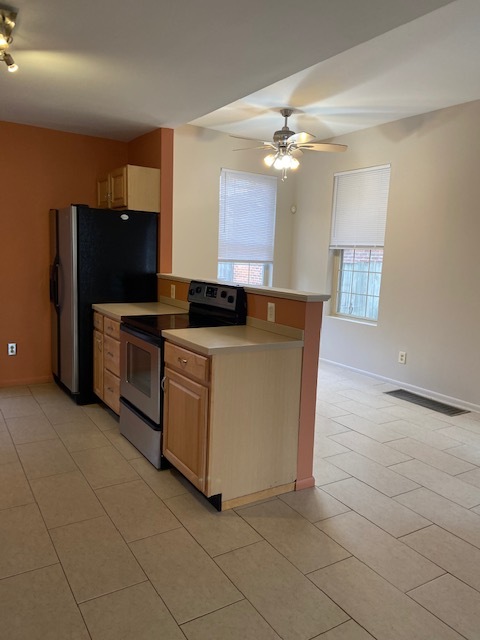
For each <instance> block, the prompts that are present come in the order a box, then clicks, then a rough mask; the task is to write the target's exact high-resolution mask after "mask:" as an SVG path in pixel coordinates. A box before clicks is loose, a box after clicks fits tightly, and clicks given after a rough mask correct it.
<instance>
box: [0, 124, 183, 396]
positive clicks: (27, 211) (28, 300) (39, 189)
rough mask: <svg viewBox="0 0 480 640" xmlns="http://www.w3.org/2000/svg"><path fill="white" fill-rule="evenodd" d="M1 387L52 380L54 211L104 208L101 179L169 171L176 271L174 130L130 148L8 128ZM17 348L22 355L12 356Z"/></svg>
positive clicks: (2, 132) (167, 218)
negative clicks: (127, 172) (141, 169)
mask: <svg viewBox="0 0 480 640" xmlns="http://www.w3.org/2000/svg"><path fill="white" fill-rule="evenodd" d="M0 140H1V144H2V151H3V153H4V157H5V159H4V165H3V172H2V175H3V185H2V187H3V188H2V196H1V199H0V301H1V308H0V387H1V386H6V385H15V384H32V383H39V382H46V381H48V380H51V366H50V302H49V291H48V289H49V268H48V267H49V262H50V257H49V224H48V211H49V209H51V208H61V207H65V206H68V205H69V204H71V203H72V202H73V203H83V204H88V205H91V206H95V204H96V197H97V196H96V180H97V178H98V176H99V175H101V174H102V173H106V172H107V171H109V170H110V169H113V168H115V167H119V166H122V165H124V164H126V163H127V162H130V164H139V165H143V166H154V167H162V165H163V168H162V172H161V176H162V181H163V183H164V184H162V206H163V207H164V211H163V213H162V218H161V226H162V225H163V227H162V229H161V242H163V244H164V246H165V247H166V249H164V250H163V253H162V247H160V253H161V256H163V260H164V264H163V265H161V266H162V267H163V268H164V270H167V271H169V270H170V269H171V216H172V205H171V199H172V156H173V132H172V131H171V130H168V129H167V130H165V129H164V130H157V131H153V132H151V133H149V134H147V135H145V136H142V137H141V138H138V139H136V140H133V141H132V142H130V143H128V144H127V143H124V142H117V141H113V140H106V139H103V138H94V137H90V136H81V135H76V134H69V133H63V132H60V131H52V130H49V129H41V128H38V127H29V126H25V125H17V124H12V123H8V122H0ZM8 342H16V343H17V346H18V347H17V348H18V353H17V356H15V357H13V356H10V357H9V356H7V343H8Z"/></svg>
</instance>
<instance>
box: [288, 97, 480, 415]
mask: <svg viewBox="0 0 480 640" xmlns="http://www.w3.org/2000/svg"><path fill="white" fill-rule="evenodd" d="M479 121H480V101H478V102H472V103H468V104H465V105H460V106H458V107H452V108H449V109H444V110H441V111H437V112H434V113H431V114H428V115H424V116H419V117H414V118H408V119H405V120H401V121H398V122H395V123H392V124H388V125H384V126H381V127H376V128H372V129H368V130H365V131H361V132H357V133H355V134H351V135H349V136H344V137H342V138H338V139H337V140H336V141H338V142H342V143H346V144H348V145H349V150H348V151H347V152H346V153H344V154H338V155H337V154H308V158H307V157H306V156H307V154H305V156H304V159H303V160H302V167H301V171H299V172H298V174H297V176H296V187H297V206H298V212H297V213H296V215H295V218H294V220H295V225H294V235H293V249H292V251H293V257H292V282H291V284H292V286H293V287H295V288H299V289H304V290H314V291H321V292H330V291H331V274H330V271H329V269H330V263H331V254H330V252H329V250H328V243H329V231H330V216H331V205H332V185H333V173H334V172H335V171H344V170H348V169H356V168H359V167H368V166H373V165H377V164H386V163H391V183H390V197H389V208H388V220H387V229H386V239H385V259H384V271H383V278H382V290H381V300H380V310H379V320H378V325H377V326H368V325H365V324H361V323H357V322H351V321H346V320H341V319H338V318H333V317H330V316H329V315H328V313H329V306H328V305H326V312H325V313H326V315H325V318H324V324H323V333H322V341H321V349H320V353H321V356H322V357H323V358H325V359H328V360H332V361H335V362H338V363H341V364H343V365H346V366H349V367H353V368H356V369H360V370H364V371H368V372H371V373H373V374H376V375H379V376H382V377H385V378H390V379H393V380H395V381H398V382H399V383H402V384H403V386H407V387H409V385H410V387H409V388H417V389H420V390H421V389H423V390H427V391H428V392H431V395H437V396H438V397H441V396H445V397H446V398H450V399H457V400H460V401H461V402H462V404H465V403H471V404H473V405H477V407H478V405H480V339H479V333H480V288H479V282H480V258H479V250H478V241H479V238H480V180H479V178H478V168H479V164H480V139H479V137H478V135H477V131H478V122H479ZM399 350H402V351H406V352H407V364H406V365H400V364H398V363H397V356H398V351H399Z"/></svg>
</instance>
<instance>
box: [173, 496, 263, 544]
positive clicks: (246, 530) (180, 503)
mask: <svg viewBox="0 0 480 640" xmlns="http://www.w3.org/2000/svg"><path fill="white" fill-rule="evenodd" d="M165 504H166V505H167V507H168V508H169V509H171V510H172V511H173V513H174V514H175V515H176V516H177V518H178V519H179V520H180V522H181V523H182V524H183V526H184V527H185V528H186V529H187V531H189V532H190V533H191V535H192V536H193V537H194V538H195V540H196V541H197V542H198V543H199V544H200V545H201V546H202V547H203V548H204V549H205V551H206V552H207V553H208V554H209V555H210V556H212V557H214V556H218V555H219V554H221V553H226V552H227V551H232V550H233V549H238V548H239V547H244V546H246V545H248V544H252V543H253V542H258V541H259V540H261V538H260V536H259V535H258V533H256V531H255V530H254V529H252V527H250V525H248V524H247V523H246V522H245V520H243V519H242V518H241V517H240V516H239V515H237V513H235V511H233V510H232V509H230V510H228V511H223V512H221V513H219V512H218V511H217V510H216V509H215V508H214V507H213V506H212V505H211V504H210V503H209V502H208V500H207V499H206V498H204V497H203V496H202V495H200V494H198V493H195V494H193V493H185V494H183V495H181V496H176V497H175V498H168V499H167V500H165Z"/></svg>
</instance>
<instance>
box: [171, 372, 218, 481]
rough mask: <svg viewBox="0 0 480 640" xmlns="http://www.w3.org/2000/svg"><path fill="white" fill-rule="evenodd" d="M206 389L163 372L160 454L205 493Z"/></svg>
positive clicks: (183, 378)
mask: <svg viewBox="0 0 480 640" xmlns="http://www.w3.org/2000/svg"><path fill="white" fill-rule="evenodd" d="M207 414H208V388H207V387H205V386H203V385H201V384H198V383H197V382H194V381H193V380H190V379H189V378H186V377H185V376H182V375H180V374H178V373H176V372H175V371H172V370H171V369H168V368H166V369H165V398H164V427H163V453H164V455H165V457H166V458H167V459H168V460H170V462H171V463H172V464H173V465H174V466H175V467H176V468H177V469H178V470H179V471H180V472H181V473H183V475H184V476H185V477H186V478H188V480H190V482H191V483H192V484H193V485H195V486H196V487H197V489H200V491H205V487H206V473H207V460H206V456H207V454H206V452H207V435H208V434H207V417H208V415H207Z"/></svg>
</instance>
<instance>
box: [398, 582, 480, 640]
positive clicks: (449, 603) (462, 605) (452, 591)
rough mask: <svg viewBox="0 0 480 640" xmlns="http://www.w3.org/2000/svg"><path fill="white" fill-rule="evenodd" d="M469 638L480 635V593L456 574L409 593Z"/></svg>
mask: <svg viewBox="0 0 480 640" xmlns="http://www.w3.org/2000/svg"><path fill="white" fill-rule="evenodd" d="M408 595H409V596H410V597H411V598H413V599H414V600H416V601H417V602H418V603H419V604H421V605H422V606H423V607H425V609H428V610H429V611H430V612H431V613H433V614H434V615H436V616H437V617H438V618H440V619H441V620H443V621H444V622H446V623H447V624H448V625H450V626H451V627H452V628H453V629H455V631H458V633H461V634H462V635H463V636H465V637H466V638H468V639H469V640H478V638H479V635H480V593H478V591H475V589H472V588H471V587H469V586H467V585H466V584H463V582H460V580H457V579H456V578H454V577H453V576H449V575H446V576H443V577H442V578H437V580H433V582H430V583H429V584H426V585H424V586H423V587H419V588H418V589H414V590H413V591H411V592H410V593H409V594H408Z"/></svg>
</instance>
